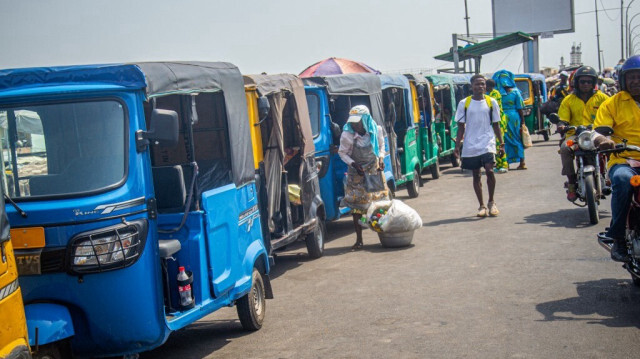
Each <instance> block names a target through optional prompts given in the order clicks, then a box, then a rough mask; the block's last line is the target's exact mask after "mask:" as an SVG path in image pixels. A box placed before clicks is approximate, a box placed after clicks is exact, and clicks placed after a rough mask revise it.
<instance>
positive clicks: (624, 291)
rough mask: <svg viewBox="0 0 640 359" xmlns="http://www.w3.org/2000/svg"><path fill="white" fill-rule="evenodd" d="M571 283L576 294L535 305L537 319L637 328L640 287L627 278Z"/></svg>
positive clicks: (639, 325)
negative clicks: (538, 316) (539, 315)
mask: <svg viewBox="0 0 640 359" xmlns="http://www.w3.org/2000/svg"><path fill="white" fill-rule="evenodd" d="M575 284H576V289H577V291H578V296H577V297H573V298H567V299H561V300H554V301H551V302H546V303H541V304H538V305H536V309H537V310H538V312H540V313H541V314H542V315H544V319H542V320H540V321H542V322H551V321H562V320H565V321H572V320H580V321H585V322H587V323H588V324H600V325H605V326H607V327H615V328H621V327H636V328H640V306H638V303H639V302H640V289H638V288H636V287H635V286H634V285H633V283H632V282H631V280H622V279H612V278H608V279H600V280H596V281H589V282H580V283H575ZM594 316H599V317H605V318H599V317H594Z"/></svg>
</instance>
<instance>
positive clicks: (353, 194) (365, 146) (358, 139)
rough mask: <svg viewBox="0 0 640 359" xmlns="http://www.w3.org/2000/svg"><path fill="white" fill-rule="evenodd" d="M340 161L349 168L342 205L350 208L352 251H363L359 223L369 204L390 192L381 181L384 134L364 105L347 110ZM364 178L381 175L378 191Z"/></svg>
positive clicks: (339, 151)
mask: <svg viewBox="0 0 640 359" xmlns="http://www.w3.org/2000/svg"><path fill="white" fill-rule="evenodd" d="M338 155H339V156H340V158H341V159H342V160H343V161H344V163H346V164H347V165H348V166H349V169H348V170H347V183H346V186H345V191H344V192H345V193H344V198H343V199H342V203H341V205H343V206H347V207H350V208H351V213H352V214H353V224H354V226H355V229H356V243H355V244H354V245H353V247H352V250H358V249H361V248H362V245H363V243H362V227H360V224H359V223H358V222H359V221H360V218H362V215H363V214H365V213H367V209H369V205H370V204H371V203H372V202H375V201H379V200H381V199H387V198H388V196H389V190H388V188H387V185H386V183H385V180H384V175H383V173H382V171H383V170H384V156H385V153H384V134H383V132H382V127H380V126H378V125H377V124H376V123H375V121H374V120H373V118H372V117H371V114H370V112H369V109H368V108H367V106H364V105H358V106H355V107H353V108H352V109H351V111H349V119H348V120H347V123H346V124H345V125H344V128H343V132H342V135H341V136H340V149H339V150H338ZM365 175H367V176H380V177H381V181H380V184H381V187H380V188H370V187H369V188H367V187H368V186H367V185H366V184H365Z"/></svg>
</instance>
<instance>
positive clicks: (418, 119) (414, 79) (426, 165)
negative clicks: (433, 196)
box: [405, 74, 440, 179]
mask: <svg viewBox="0 0 640 359" xmlns="http://www.w3.org/2000/svg"><path fill="white" fill-rule="evenodd" d="M405 76H406V77H407V79H409V85H410V86H411V102H412V104H413V106H412V107H413V121H414V123H415V124H416V126H417V127H418V137H417V144H418V165H419V166H420V173H424V172H425V171H427V170H428V171H429V172H430V173H431V177H433V179H438V178H440V161H439V159H438V149H439V147H438V136H437V134H436V129H435V122H434V118H435V110H434V106H433V105H434V103H435V99H434V97H433V89H432V87H431V84H430V83H429V81H428V80H427V79H426V78H425V77H424V76H422V75H412V74H407V75H405Z"/></svg>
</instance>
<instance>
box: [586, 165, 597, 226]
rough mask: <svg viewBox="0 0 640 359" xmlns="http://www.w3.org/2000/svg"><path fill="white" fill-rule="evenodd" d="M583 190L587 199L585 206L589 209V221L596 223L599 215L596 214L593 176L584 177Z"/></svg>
mask: <svg viewBox="0 0 640 359" xmlns="http://www.w3.org/2000/svg"><path fill="white" fill-rule="evenodd" d="M584 191H585V197H586V201H587V207H588V209H589V222H591V224H598V222H599V221H600V216H599V214H598V203H597V202H596V192H595V187H594V185H593V176H591V175H589V176H587V177H585V179H584Z"/></svg>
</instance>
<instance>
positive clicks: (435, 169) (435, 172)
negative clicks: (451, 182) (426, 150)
mask: <svg viewBox="0 0 640 359" xmlns="http://www.w3.org/2000/svg"><path fill="white" fill-rule="evenodd" d="M430 170H431V178H433V179H438V178H440V159H439V158H437V157H436V163H434V164H433V165H431V168H430Z"/></svg>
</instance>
